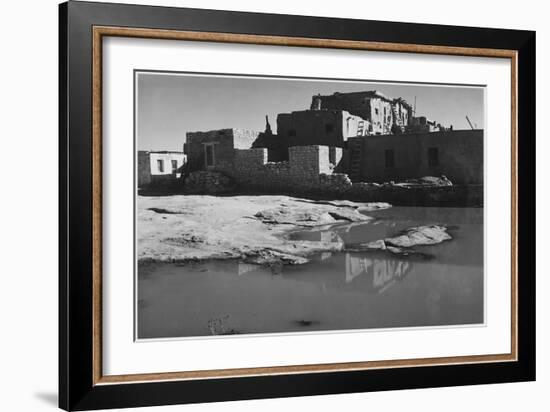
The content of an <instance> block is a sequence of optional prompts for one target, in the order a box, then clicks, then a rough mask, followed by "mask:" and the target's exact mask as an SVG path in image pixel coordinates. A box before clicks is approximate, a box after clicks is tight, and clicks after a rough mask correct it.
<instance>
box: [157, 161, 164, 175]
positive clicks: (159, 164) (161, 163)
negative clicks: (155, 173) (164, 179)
mask: <svg viewBox="0 0 550 412" xmlns="http://www.w3.org/2000/svg"><path fill="white" fill-rule="evenodd" d="M157 169H158V170H159V172H160V173H164V160H162V159H158V160H157Z"/></svg>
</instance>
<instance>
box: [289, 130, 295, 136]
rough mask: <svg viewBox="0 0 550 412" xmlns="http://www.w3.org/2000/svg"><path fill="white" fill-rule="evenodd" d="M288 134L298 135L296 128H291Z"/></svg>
mask: <svg viewBox="0 0 550 412" xmlns="http://www.w3.org/2000/svg"><path fill="white" fill-rule="evenodd" d="M288 135H289V136H290V137H294V136H296V130H294V129H290V130H289V131H288Z"/></svg>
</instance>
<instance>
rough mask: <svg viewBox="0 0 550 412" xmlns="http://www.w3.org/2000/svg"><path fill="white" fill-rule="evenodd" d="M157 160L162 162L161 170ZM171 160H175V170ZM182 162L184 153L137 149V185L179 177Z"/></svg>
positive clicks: (183, 161)
mask: <svg viewBox="0 0 550 412" xmlns="http://www.w3.org/2000/svg"><path fill="white" fill-rule="evenodd" d="M159 160H160V161H162V162H163V169H164V170H162V171H161V170H160V169H159V165H158V161H159ZM172 161H175V162H176V171H173V168H172ZM184 163H185V155H184V154H183V153H181V152H180V153H177V152H165V153H161V152H148V151H141V150H140V151H138V170H137V178H138V187H141V186H146V185H149V184H151V183H158V182H165V181H170V180H175V179H177V178H179V177H180V176H181V168H182V166H183V165H184Z"/></svg>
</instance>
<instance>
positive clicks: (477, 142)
mask: <svg viewBox="0 0 550 412" xmlns="http://www.w3.org/2000/svg"><path fill="white" fill-rule="evenodd" d="M348 152H349V156H350V166H349V169H348V174H349V177H350V179H351V180H352V181H355V182H378V183H382V182H389V181H395V182H399V181H403V180H407V179H414V178H420V177H423V176H442V175H444V176H446V177H447V178H448V179H449V180H450V181H451V182H453V184H459V185H479V184H482V183H483V130H479V129H478V130H454V131H444V132H426V133H416V134H400V135H384V136H366V137H356V138H351V139H350V140H349V149H348Z"/></svg>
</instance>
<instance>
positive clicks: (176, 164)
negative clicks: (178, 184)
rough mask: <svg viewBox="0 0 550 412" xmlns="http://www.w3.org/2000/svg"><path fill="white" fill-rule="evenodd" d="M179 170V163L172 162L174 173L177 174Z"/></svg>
mask: <svg viewBox="0 0 550 412" xmlns="http://www.w3.org/2000/svg"><path fill="white" fill-rule="evenodd" d="M177 170H178V161H177V160H172V173H176V171H177Z"/></svg>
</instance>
